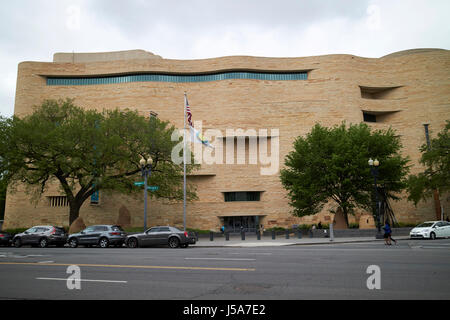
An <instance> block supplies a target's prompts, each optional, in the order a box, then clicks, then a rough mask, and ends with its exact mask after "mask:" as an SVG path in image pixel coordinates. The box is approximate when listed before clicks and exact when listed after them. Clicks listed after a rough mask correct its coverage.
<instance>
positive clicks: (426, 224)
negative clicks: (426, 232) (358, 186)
mask: <svg viewBox="0 0 450 320" xmlns="http://www.w3.org/2000/svg"><path fill="white" fill-rule="evenodd" d="M433 223H434V222H425V223H422V224H419V225H418V226H417V227H416V228H429V227H431V226H432V225H433Z"/></svg>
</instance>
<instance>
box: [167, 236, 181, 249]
mask: <svg viewBox="0 0 450 320" xmlns="http://www.w3.org/2000/svg"><path fill="white" fill-rule="evenodd" d="M179 245H180V240H179V239H178V238H177V237H171V238H170V239H169V247H171V248H178V246H179Z"/></svg>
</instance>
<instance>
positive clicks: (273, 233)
mask: <svg viewBox="0 0 450 320" xmlns="http://www.w3.org/2000/svg"><path fill="white" fill-rule="evenodd" d="M272 240H275V230H272Z"/></svg>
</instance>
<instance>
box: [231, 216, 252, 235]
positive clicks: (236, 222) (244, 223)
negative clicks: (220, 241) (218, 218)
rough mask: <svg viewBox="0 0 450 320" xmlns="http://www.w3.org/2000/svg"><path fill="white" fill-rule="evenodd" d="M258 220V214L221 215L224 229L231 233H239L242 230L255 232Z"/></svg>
mask: <svg viewBox="0 0 450 320" xmlns="http://www.w3.org/2000/svg"><path fill="white" fill-rule="evenodd" d="M259 221H260V217H259V216H236V217H223V223H224V226H225V231H226V232H231V233H239V232H241V231H242V230H243V231H245V232H256V228H257V226H258V225H259Z"/></svg>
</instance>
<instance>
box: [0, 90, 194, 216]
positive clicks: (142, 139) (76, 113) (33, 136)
mask: <svg viewBox="0 0 450 320" xmlns="http://www.w3.org/2000/svg"><path fill="white" fill-rule="evenodd" d="M174 130H175V128H174V127H173V126H171V125H170V124H169V123H168V122H164V121H160V120H159V119H156V118H151V119H146V118H145V117H143V116H140V115H139V114H138V112H137V111H131V110H104V111H103V112H98V111H96V110H85V109H82V108H80V107H77V106H75V105H74V104H73V100H70V99H67V100H58V101H56V100H46V101H44V102H43V104H42V105H41V106H38V107H35V111H34V112H33V113H32V114H31V115H29V116H26V117H24V118H23V119H20V118H18V117H16V116H13V117H12V118H7V119H5V118H2V119H1V121H0V150H1V152H2V154H1V156H2V157H1V161H0V170H1V172H7V180H8V182H9V189H12V190H13V189H14V187H15V186H16V182H22V183H24V184H25V185H26V186H27V190H28V192H30V193H32V194H34V195H37V197H40V196H41V195H42V194H43V193H44V192H45V190H46V189H47V187H48V185H49V183H54V182H57V183H59V186H60V187H61V192H63V193H64V194H65V195H66V196H67V200H68V203H69V208H70V210H69V211H70V212H69V223H70V224H72V222H73V221H74V220H75V219H76V218H77V217H78V215H79V210H80V208H81V206H82V204H83V203H84V201H86V200H87V199H88V198H89V197H90V196H91V195H92V194H93V193H94V192H96V191H98V190H105V191H116V192H121V193H133V192H137V191H139V189H138V188H136V187H134V186H133V182H134V181H136V178H138V177H140V172H141V169H140V165H139V160H140V159H141V158H142V157H143V158H145V159H147V158H148V157H149V156H151V157H152V158H153V165H152V175H151V178H150V182H149V183H151V184H154V185H158V186H159V187H160V188H159V190H158V191H156V192H152V193H151V195H152V196H155V197H157V198H166V199H171V200H180V199H183V179H182V177H183V166H182V164H181V165H180V164H175V163H174V162H172V160H171V151H172V148H173V147H174V146H175V145H176V144H177V143H179V142H178V141H171V135H172V132H173V131H174ZM187 167H188V168H187V170H188V171H190V170H192V169H193V168H194V166H192V165H190V166H187ZM187 198H188V199H190V200H192V199H195V198H196V195H195V190H194V188H193V187H192V186H189V188H188V190H187Z"/></svg>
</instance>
